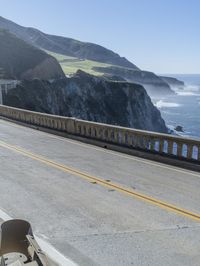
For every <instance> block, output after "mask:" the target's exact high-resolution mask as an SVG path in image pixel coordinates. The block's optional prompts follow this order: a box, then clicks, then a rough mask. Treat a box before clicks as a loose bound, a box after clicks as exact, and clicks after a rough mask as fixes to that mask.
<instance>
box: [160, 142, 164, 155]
mask: <svg viewBox="0 0 200 266" xmlns="http://www.w3.org/2000/svg"><path fill="white" fill-rule="evenodd" d="M163 148H164V140H163V139H160V140H159V152H160V153H163Z"/></svg>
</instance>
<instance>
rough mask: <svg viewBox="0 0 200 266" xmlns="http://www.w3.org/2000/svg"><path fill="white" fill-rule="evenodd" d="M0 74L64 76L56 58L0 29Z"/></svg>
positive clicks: (12, 75) (11, 77) (44, 76)
mask: <svg viewBox="0 0 200 266" xmlns="http://www.w3.org/2000/svg"><path fill="white" fill-rule="evenodd" d="M0 76H1V78H7V79H18V80H21V79H34V78H40V79H56V78H60V77H64V73H63V71H62V69H61V67H60V65H59V64H58V62H57V60H56V59H55V58H54V57H52V56H50V55H48V54H46V53H45V52H43V51H41V50H39V49H37V48H35V47H33V46H31V45H29V44H27V43H26V42H24V41H23V40H21V39H18V38H17V37H16V36H15V35H13V34H11V33H10V32H8V31H7V30H1V29H0Z"/></svg>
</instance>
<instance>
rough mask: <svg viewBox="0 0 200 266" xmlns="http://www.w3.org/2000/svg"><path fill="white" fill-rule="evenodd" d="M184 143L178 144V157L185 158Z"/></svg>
mask: <svg viewBox="0 0 200 266" xmlns="http://www.w3.org/2000/svg"><path fill="white" fill-rule="evenodd" d="M182 152H183V143H180V142H177V156H178V157H182V156H183V153H182Z"/></svg>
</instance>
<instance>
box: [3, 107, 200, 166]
mask: <svg viewBox="0 0 200 266" xmlns="http://www.w3.org/2000/svg"><path fill="white" fill-rule="evenodd" d="M0 116H2V117H5V118H9V119H12V120H16V121H20V122H23V123H27V124H31V125H35V126H38V127H42V128H46V129H50V130H54V131H59V132H64V133H66V134H70V135H75V136H79V137H83V138H87V139H92V140H96V141H101V142H104V143H110V144H114V145H118V146H122V147H128V148H130V149H137V150H142V151H146V152H152V153H155V154H160V155H168V156H172V157H174V158H178V159H185V160H186V161H187V160H188V161H195V162H197V163H199V162H200V140H195V139H189V138H183V137H178V136H173V135H169V134H160V133H155V132H150V131H144V130H136V129H131V128H124V127H119V126H113V125H107V124H101V123H95V122H89V121H84V120H79V119H75V118H69V117H61V116H56V115H49V114H44V113H37V112H32V111H27V110H23V109H17V108H13V107H8V106H3V105H0Z"/></svg>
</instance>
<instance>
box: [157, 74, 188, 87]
mask: <svg viewBox="0 0 200 266" xmlns="http://www.w3.org/2000/svg"><path fill="white" fill-rule="evenodd" d="M160 78H161V79H162V80H164V82H166V83H168V84H169V85H170V86H171V87H172V88H179V89H183V88H184V86H185V83H184V82H183V81H181V80H178V79H176V78H172V77H164V76H160Z"/></svg>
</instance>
